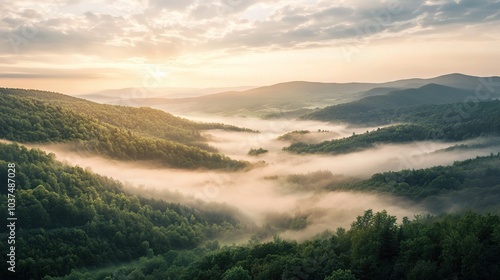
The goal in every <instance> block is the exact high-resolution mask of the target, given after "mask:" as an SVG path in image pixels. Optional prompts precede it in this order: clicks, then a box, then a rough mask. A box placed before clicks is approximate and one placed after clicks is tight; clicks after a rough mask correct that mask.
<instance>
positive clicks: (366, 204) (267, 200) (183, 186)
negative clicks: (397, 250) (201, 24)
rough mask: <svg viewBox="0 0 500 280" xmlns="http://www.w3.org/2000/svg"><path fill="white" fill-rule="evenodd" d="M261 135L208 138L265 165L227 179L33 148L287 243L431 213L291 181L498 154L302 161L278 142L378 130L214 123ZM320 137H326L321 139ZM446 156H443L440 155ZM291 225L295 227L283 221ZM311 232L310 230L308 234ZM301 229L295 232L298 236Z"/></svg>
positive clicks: (395, 151) (412, 147) (371, 154)
mask: <svg viewBox="0 0 500 280" xmlns="http://www.w3.org/2000/svg"><path fill="white" fill-rule="evenodd" d="M205 121H211V122H223V123H226V124H233V125H237V126H241V127H248V128H252V129H257V130H259V131H260V132H261V133H247V132H228V131H221V130H211V131H206V132H205V135H206V136H207V137H208V138H210V142H209V144H210V145H212V146H214V147H216V148H217V149H218V150H219V151H220V152H222V153H224V154H226V155H228V156H230V157H232V158H235V159H243V160H248V161H251V162H258V161H263V162H265V164H262V165H261V166H260V167H258V168H254V169H252V170H249V171H239V172H222V171H209V170H191V171H190V170H179V169H169V168H158V167H152V166H150V165H148V164H146V163H141V162H120V161H115V160H110V159H105V158H101V157H90V156H88V155H85V154H78V153H75V152H67V150H68V149H66V148H65V146H64V145H62V144H51V145H43V146H42V145H32V146H35V147H38V148H41V149H42V150H45V151H47V152H52V153H54V154H55V155H56V157H57V159H58V160H61V161H63V162H66V163H68V164H70V165H78V166H80V167H83V168H89V169H91V170H92V171H93V172H95V173H98V174H101V175H105V176H109V177H112V178H115V179H117V180H120V181H122V182H124V183H125V185H126V190H127V191H128V192H131V193H134V194H139V195H143V196H146V197H154V198H157V199H158V198H161V199H164V200H166V201H169V202H178V203H182V204H186V205H188V206H194V207H197V208H200V209H214V208H217V209H218V210H220V211H229V212H231V213H232V214H233V215H234V216H236V217H238V218H239V219H241V220H242V221H245V222H246V223H247V224H248V225H250V226H253V225H256V226H260V227H273V226H274V230H276V231H278V232H281V235H282V236H283V237H286V238H296V239H299V240H301V239H303V238H308V237H311V236H313V235H315V234H317V233H320V232H322V231H324V230H332V231H333V230H335V229H336V228H337V227H340V226H342V227H349V225H350V223H351V222H353V221H354V220H355V217H356V216H358V215H362V214H363V212H364V211H365V210H367V209H373V210H375V211H380V210H383V209H386V210H387V211H388V212H389V213H390V214H391V215H396V216H397V217H398V218H399V219H401V218H402V217H404V216H408V217H410V218H411V217H413V216H414V215H415V214H423V213H426V212H427V210H426V208H425V207H424V205H415V204H413V203H411V202H410V201H408V200H405V199H402V198H394V197H390V196H381V195H376V194H366V193H354V192H327V191H326V190H325V189H324V188H321V187H319V188H318V187H317V186H315V185H313V184H311V185H308V184H305V185H303V186H300V188H297V186H293V184H290V183H287V182H286V180H284V179H283V178H286V176H290V175H293V174H306V175H307V174H308V173H312V172H317V171H322V172H325V174H328V173H331V174H334V177H335V178H339V180H345V179H346V178H347V179H349V178H350V177H361V178H368V177H370V176H371V175H372V174H374V173H378V172H384V171H389V170H391V171H397V170H402V169H418V168H426V167H431V166H435V165H448V164H452V163H453V162H454V161H457V160H465V159H468V158H472V157H475V156H477V155H488V154H489V153H490V152H491V151H492V150H491V148H478V149H474V150H471V149H467V150H455V151H443V150H442V149H444V148H447V147H450V146H453V145H456V144H457V143H441V142H440V143H437V142H417V143H411V144H404V145H380V146H376V147H374V148H373V149H370V150H365V151H360V152H356V153H350V154H345V155H296V154H290V153H287V152H283V151H282V150H281V149H282V147H285V146H288V145H289V143H287V142H285V141H280V140H277V137H279V136H280V135H282V134H284V133H287V132H290V131H294V130H310V131H317V130H318V129H321V130H328V131H330V132H333V133H335V135H337V137H344V136H348V135H352V133H353V132H355V133H363V132H365V131H366V130H372V129H376V128H358V129H355V130H354V129H351V128H348V127H346V126H341V125H332V124H326V123H318V122H308V121H282V120H279V121H276V120H273V121H267V120H257V119H249V118H228V119H220V118H219V119H210V120H207V119H205ZM320 137H321V135H320ZM260 147H262V148H264V149H267V150H269V152H268V153H265V154H262V155H259V156H249V155H247V153H248V151H249V149H250V148H260ZM436 151H439V152H436ZM287 219H288V220H289V221H291V222H290V224H291V226H290V225H289V226H288V227H287V226H286V225H285V226H282V225H281V224H280V222H279V221H280V220H281V221H284V220H287ZM304 226H305V227H304ZM294 227H295V228H294Z"/></svg>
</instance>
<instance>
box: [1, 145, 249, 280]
mask: <svg viewBox="0 0 500 280" xmlns="http://www.w3.org/2000/svg"><path fill="white" fill-rule="evenodd" d="M0 159H1V160H0V180H1V181H2V182H3V181H5V182H6V181H7V164H8V163H11V162H15V164H16V167H15V170H16V185H17V189H16V192H15V195H16V201H17V202H18V204H17V215H18V216H19V217H22V219H21V218H20V219H19V220H18V222H17V226H18V230H17V241H16V245H17V247H18V248H22V249H19V251H18V252H19V253H18V260H19V261H18V272H17V274H16V275H18V276H19V277H20V279H41V278H42V277H43V276H44V275H53V276H61V275H65V274H68V273H69V272H70V271H71V270H72V269H75V268H79V267H88V268H91V267H97V266H105V265H110V264H115V263H118V262H125V261H131V260H134V259H137V258H139V257H141V256H147V255H154V254H163V253H166V252H168V251H170V250H173V249H190V248H195V247H196V246H198V245H200V244H202V243H203V242H204V241H206V240H208V239H213V238H215V237H217V236H219V235H223V234H224V233H225V232H229V231H235V230H238V228H239V227H240V225H239V223H238V221H236V220H235V219H234V218H232V217H231V216H230V215H228V214H226V213H217V212H213V213H211V212H209V211H203V212H200V211H198V210H196V209H191V208H188V207H185V206H182V205H179V204H171V203H166V202H163V201H159V200H153V199H144V198H141V197H138V196H131V195H127V194H125V193H124V191H123V186H122V184H121V183H120V182H118V181H115V180H112V179H109V178H106V177H102V176H99V175H96V174H92V173H90V172H88V171H85V170H83V169H82V168H79V167H69V166H66V165H63V164H61V163H59V162H57V161H55V160H54V155H52V154H49V155H47V154H45V153H43V152H42V151H40V150H36V149H32V150H28V149H26V148H25V147H23V146H18V145H16V144H10V145H7V144H0ZM0 194H1V195H0V205H7V189H5V188H2V189H1V192H0ZM0 218H1V219H2V220H4V221H5V220H6V218H7V212H6V211H1V215H0ZM6 238H7V232H6V229H5V228H2V233H1V234H0V239H1V240H6ZM6 250H7V248H6V246H2V252H1V253H2V255H3V256H5V255H6V254H7V252H6ZM2 273H6V271H5V270H2ZM0 278H2V279H7V278H4V277H0Z"/></svg>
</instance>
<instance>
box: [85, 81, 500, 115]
mask: <svg viewBox="0 0 500 280" xmlns="http://www.w3.org/2000/svg"><path fill="white" fill-rule="evenodd" d="M426 85H430V86H429V87H424V86H426ZM439 85H440V86H446V88H444V87H443V88H439V87H438V86H439ZM499 85H500V77H476V76H468V75H463V74H449V75H444V76H439V77H435V78H430V79H405V80H398V81H392V82H386V83H317V82H303V81H295V82H287V83H280V84H275V85H271V86H264V87H258V88H252V89H247V90H242V91H241V90H240V91H236V90H229V91H224V92H220V93H214V94H206V95H201V94H199V95H198V96H194V97H193V96H192V95H191V96H189V95H188V97H185V98H171V97H170V98H164V97H162V96H161V95H160V94H159V93H160V92H161V90H159V91H158V94H147V95H144V94H142V95H141V94H135V95H134V94H129V95H124V96H125V98H120V99H115V100H111V99H109V100H107V101H106V102H107V103H112V104H118V105H132V106H150V107H154V108H158V109H162V110H166V111H169V112H174V113H181V114H185V113H194V112H199V113H211V114H220V115H242V116H259V117H264V116H267V115H270V114H276V113H286V112H291V111H295V110H304V109H310V108H316V107H319V108H323V107H327V106H331V105H337V104H342V103H348V102H353V101H357V100H361V99H363V98H365V97H374V96H378V95H386V94H389V93H390V98H399V100H400V101H398V102H402V99H406V98H408V97H409V96H411V95H419V97H416V96H414V97H412V100H413V101H415V102H417V103H416V104H425V103H426V102H427V103H430V104H441V103H443V102H444V103H448V101H450V99H449V98H451V101H450V102H454V101H456V100H459V99H461V98H464V96H468V95H470V94H474V90H476V88H480V89H482V90H483V91H486V90H489V91H490V92H491V89H492V87H493V88H495V89H497V90H493V92H494V93H498V92H500V88H499ZM407 89H418V90H416V91H403V90H407ZM441 90H444V92H441ZM399 94H402V95H401V97H398V95H399ZM443 94H444V95H443ZM420 95H421V96H420ZM438 95H440V96H438ZM180 96H182V94H177V95H176V97H180ZM184 96H186V95H184ZM81 97H83V98H89V99H91V97H89V96H81ZM427 98H430V99H429V100H428V99H427ZM94 100H95V98H94ZM430 100H432V101H430ZM96 101H97V100H96ZM379 101H380V100H379ZM405 102H409V103H411V102H410V101H405ZM434 102H437V103H434Z"/></svg>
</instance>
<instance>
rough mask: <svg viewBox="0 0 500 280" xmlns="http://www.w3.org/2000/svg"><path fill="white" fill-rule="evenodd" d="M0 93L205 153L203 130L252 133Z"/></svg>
mask: <svg viewBox="0 0 500 280" xmlns="http://www.w3.org/2000/svg"><path fill="white" fill-rule="evenodd" d="M0 93H1V94H8V95H14V96H17V97H22V98H25V99H30V100H36V101H40V102H43V103H49V104H51V105H55V106H59V107H61V108H64V109H68V110H70V111H72V112H76V113H80V114H84V115H86V116H89V117H92V118H95V119H98V120H99V121H101V122H103V123H107V124H111V125H113V126H116V127H120V128H122V129H124V130H130V131H132V132H136V133H138V134H141V135H147V136H153V137H158V138H162V139H167V140H172V141H176V142H181V143H184V144H187V145H195V146H199V147H201V148H203V149H209V147H208V146H206V145H204V144H203V141H205V139H204V137H202V135H201V134H200V130H207V129H227V130H234V131H249V132H253V130H249V129H244V128H239V127H235V126H231V125H224V124H217V123H198V122H193V121H190V120H187V119H183V118H179V117H176V116H173V115H171V114H169V113H166V112H163V111H160V110H156V109H152V108H147V107H142V108H135V107H129V106H113V105H106V104H99V103H94V102H91V101H87V100H84V99H79V98H75V97H71V96H68V95H64V94H59V93H54V92H46V91H39V90H22V89H8V88H0Z"/></svg>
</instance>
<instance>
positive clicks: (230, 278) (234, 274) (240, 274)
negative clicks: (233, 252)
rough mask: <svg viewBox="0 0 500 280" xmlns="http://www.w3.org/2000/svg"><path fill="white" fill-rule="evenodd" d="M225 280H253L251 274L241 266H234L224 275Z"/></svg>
mask: <svg viewBox="0 0 500 280" xmlns="http://www.w3.org/2000/svg"><path fill="white" fill-rule="evenodd" d="M222 279H223V280H251V279H252V277H250V273H249V272H248V270H245V269H244V268H243V267H241V266H239V265H238V266H233V267H232V268H230V269H228V270H227V271H226V272H224V274H223V278H222Z"/></svg>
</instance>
